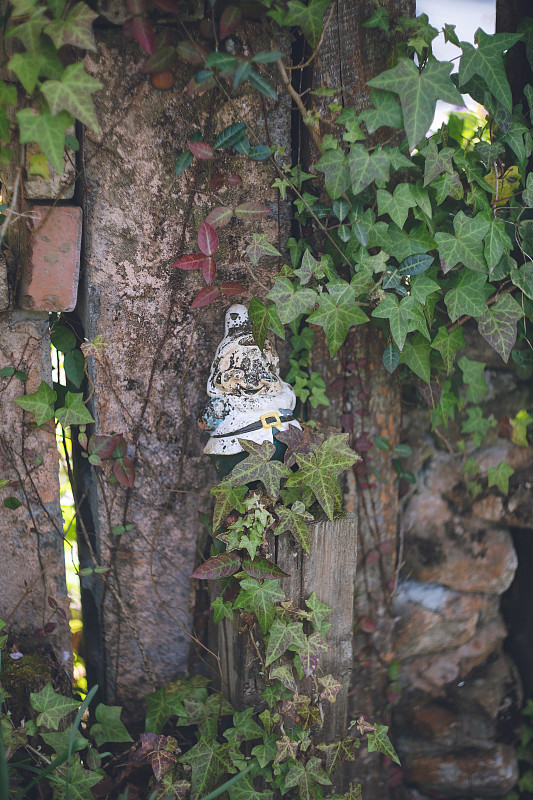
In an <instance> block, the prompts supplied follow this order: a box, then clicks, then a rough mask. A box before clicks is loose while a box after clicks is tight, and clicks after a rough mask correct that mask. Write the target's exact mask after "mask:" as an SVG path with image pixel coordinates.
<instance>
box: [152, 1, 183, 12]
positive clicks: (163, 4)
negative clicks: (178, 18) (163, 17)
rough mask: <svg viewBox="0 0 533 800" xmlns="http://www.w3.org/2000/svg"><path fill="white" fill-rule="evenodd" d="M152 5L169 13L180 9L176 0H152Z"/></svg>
mask: <svg viewBox="0 0 533 800" xmlns="http://www.w3.org/2000/svg"><path fill="white" fill-rule="evenodd" d="M154 5H155V6H157V7H158V8H160V9H161V10H162V11H168V12H169V13H170V14H177V13H178V12H179V10H180V7H179V6H178V4H177V3H176V0H154Z"/></svg>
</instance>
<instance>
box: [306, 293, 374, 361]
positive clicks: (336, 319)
mask: <svg viewBox="0 0 533 800" xmlns="http://www.w3.org/2000/svg"><path fill="white" fill-rule="evenodd" d="M327 290H328V293H327V294H326V293H325V292H322V294H321V295H319V297H318V303H319V305H318V309H317V310H316V311H314V312H313V313H312V314H310V316H309V317H308V318H307V320H308V322H310V323H312V324H313V325H320V327H321V328H324V333H325V335H326V339H327V342H328V348H329V353H330V355H331V357H333V356H334V355H335V353H336V352H337V350H338V349H339V348H340V347H341V346H342V345H343V344H344V341H345V339H346V335H347V333H348V331H349V329H350V328H351V327H352V325H361V324H362V323H363V322H368V317H367V315H366V314H365V312H364V311H363V310H362V309H361V308H360V307H359V306H357V305H356V303H355V292H354V289H353V288H352V286H350V284H349V283H347V282H346V281H338V282H333V281H330V282H329V283H328V285H327ZM304 291H305V290H304ZM307 291H311V290H307ZM313 294H314V293H313Z"/></svg>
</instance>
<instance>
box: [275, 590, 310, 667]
mask: <svg viewBox="0 0 533 800" xmlns="http://www.w3.org/2000/svg"><path fill="white" fill-rule="evenodd" d="M272 583H273V581H269V582H268V584H267V585H268V586H270V585H271V584H272ZM305 644H306V636H305V633H304V630H303V625H302V623H301V622H289V623H285V622H282V621H281V620H279V619H275V620H274V622H273V623H272V627H271V628H270V632H269V634H268V644H267V649H266V655H265V667H269V666H270V665H271V664H272V663H273V662H274V661H277V660H278V659H279V658H280V657H281V656H282V655H283V653H284V652H285V651H286V650H288V648H289V647H296V648H297V649H298V650H303V649H304V648H305Z"/></svg>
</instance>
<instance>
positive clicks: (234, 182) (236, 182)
mask: <svg viewBox="0 0 533 800" xmlns="http://www.w3.org/2000/svg"><path fill="white" fill-rule="evenodd" d="M241 183H242V178H241V176H240V175H237V173H235V172H234V173H233V174H232V175H229V176H228V186H232V187H233V186H240V185H241Z"/></svg>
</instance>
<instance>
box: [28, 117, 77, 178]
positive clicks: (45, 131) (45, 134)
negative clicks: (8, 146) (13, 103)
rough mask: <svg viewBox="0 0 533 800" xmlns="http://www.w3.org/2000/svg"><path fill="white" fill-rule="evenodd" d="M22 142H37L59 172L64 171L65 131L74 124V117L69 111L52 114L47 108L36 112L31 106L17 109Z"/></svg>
mask: <svg viewBox="0 0 533 800" xmlns="http://www.w3.org/2000/svg"><path fill="white" fill-rule="evenodd" d="M16 116H17V122H18V124H19V132H20V143H21V144H27V143H28V142H36V143H37V144H38V145H39V148H40V150H42V151H43V153H44V154H45V156H46V157H47V159H48V161H49V162H50V163H51V164H52V166H53V167H54V169H55V170H57V172H59V173H61V172H62V171H63V151H64V149H65V133H66V130H67V128H69V127H70V126H71V125H72V124H73V121H72V117H71V116H70V114H69V113H68V112H67V111H61V113H60V114H55V115H54V116H52V114H51V113H50V111H49V110H48V109H47V108H45V109H41V110H40V111H39V112H37V113H36V112H34V111H33V109H31V108H23V109H21V110H20V111H17V114H16Z"/></svg>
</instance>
